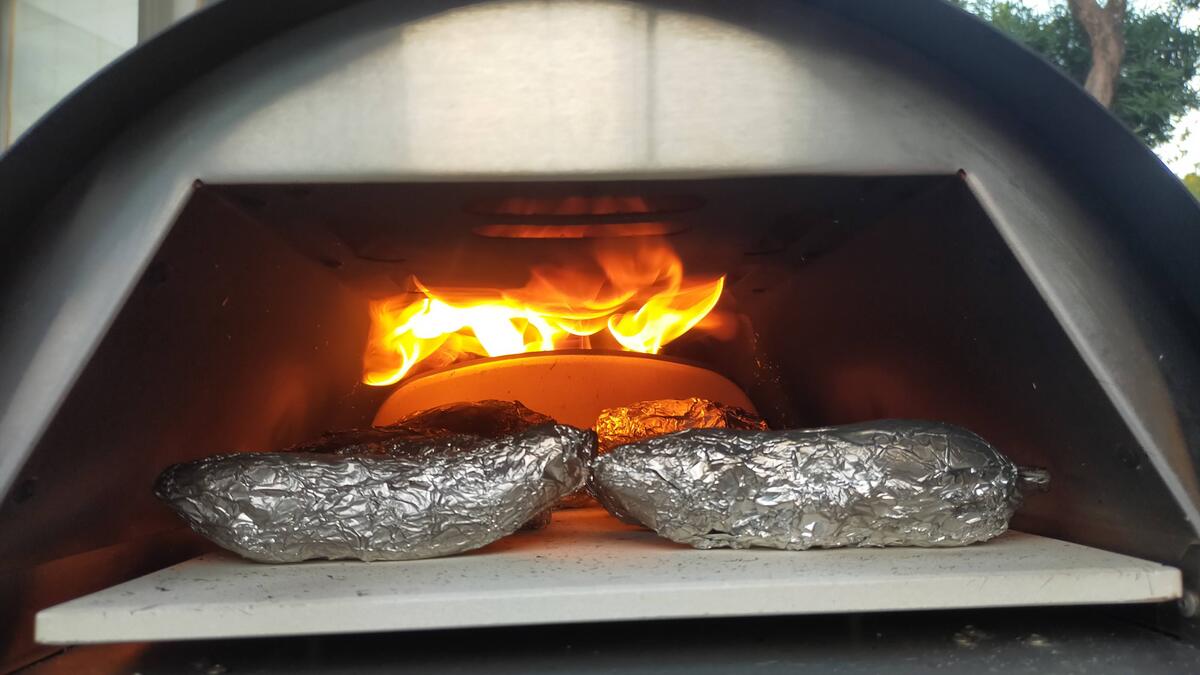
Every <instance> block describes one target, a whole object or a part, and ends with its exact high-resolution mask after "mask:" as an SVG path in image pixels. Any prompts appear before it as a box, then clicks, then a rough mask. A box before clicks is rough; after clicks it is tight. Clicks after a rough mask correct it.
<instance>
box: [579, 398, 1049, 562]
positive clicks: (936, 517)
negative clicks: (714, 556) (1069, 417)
mask: <svg viewBox="0 0 1200 675" xmlns="http://www.w3.org/2000/svg"><path fill="white" fill-rule="evenodd" d="M1047 480H1048V476H1047V475H1046V474H1045V473H1044V472H1041V471H1040V470H1028V471H1026V470H1019V469H1018V468H1017V467H1016V466H1015V465H1014V464H1013V463H1012V462H1011V461H1009V460H1008V459H1007V458H1006V457H1004V456H1003V455H1001V454H1000V453H999V452H998V451H997V450H996V449H995V448H993V447H992V446H991V445H989V444H988V443H987V442H986V441H984V440H983V439H982V438H980V437H979V436H977V435H975V434H974V433H972V432H970V431H967V430H966V429H961V428H959V427H955V426H951V425H948V424H941V423H937V422H924V421H907V420H883V421H878V422H870V423H865V424H852V425H847V426H841V427H831V428H824V429H812V430H799V431H743V430H733V429H696V430H689V431H681V432H678V433H673V434H669V435H666V436H659V437H656V438H650V439H646V440H643V441H639V442H637V443H632V444H627V445H623V446H620V447H618V448H616V449H614V450H613V451H612V452H610V453H608V454H605V455H601V456H599V457H598V458H597V459H596V460H594V461H593V462H592V476H591V488H592V491H593V492H594V493H595V494H596V496H597V497H598V498H599V499H600V502H601V503H602V504H603V505H604V506H605V507H606V508H608V509H609V510H610V511H611V512H613V514H614V515H617V516H618V517H622V518H623V519H633V520H635V521H637V522H640V523H642V524H644V525H646V526H647V527H649V528H650V529H652V530H654V531H655V532H657V533H658V534H660V535H662V536H664V537H666V538H668V539H671V540H673V541H676V542H680V543H685V544H690V545H692V546H694V547H696V548H719V547H728V548H748V547H751V546H762V547H769V548H780V549H789V550H803V549H808V548H813V547H820V548H832V547H841V546H962V545H967V544H971V543H974V542H979V541H985V540H988V539H991V538H993V537H995V536H997V535H999V534H1002V533H1003V532H1004V531H1005V530H1006V529H1008V521H1009V518H1011V516H1012V514H1013V512H1014V510H1015V509H1016V508H1017V507H1018V506H1019V505H1020V501H1021V492H1020V489H1019V488H1021V487H1024V486H1026V485H1028V486H1044V484H1045V482H1046V481H1047Z"/></svg>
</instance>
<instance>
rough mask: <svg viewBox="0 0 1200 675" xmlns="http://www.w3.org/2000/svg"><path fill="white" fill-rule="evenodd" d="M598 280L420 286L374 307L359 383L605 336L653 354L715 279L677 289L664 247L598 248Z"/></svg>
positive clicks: (566, 270) (692, 315)
mask: <svg viewBox="0 0 1200 675" xmlns="http://www.w3.org/2000/svg"><path fill="white" fill-rule="evenodd" d="M596 260H597V262H598V263H599V268H600V270H601V271H600V272H599V273H595V272H589V271H588V270H584V269H579V268H573V267H555V268H541V269H535V270H533V272H532V273H531V275H530V280H529V282H528V283H527V284H525V286H524V287H522V288H519V289H512V290H486V289H467V288H457V289H441V290H434V289H432V288H429V287H428V286H426V285H425V284H423V283H421V281H420V280H418V279H416V278H415V277H414V278H413V286H414V288H415V289H416V293H415V294H416V295H417V296H418V297H416V298H415V299H414V297H413V295H414V294H409V295H405V296H396V297H391V298H387V299H384V300H378V301H374V302H372V303H371V305H370V312H371V330H370V333H369V335H368V336H367V349H366V352H365V354H364V356H363V382H365V383H367V384H370V385H376V386H383V385H388V384H393V383H395V382H397V381H399V380H400V379H401V378H403V377H404V376H405V375H407V374H408V373H409V372H410V371H411V370H412V368H413V366H415V365H417V364H418V363H421V362H422V361H426V360H427V359H429V360H430V361H431V362H433V363H435V364H438V365H445V364H449V363H452V362H454V361H455V360H457V359H458V358H459V357H460V356H462V355H464V354H475V355H479V356H504V355H507V354H521V353H524V352H543V351H551V350H554V349H564V348H570V347H590V346H591V336H594V335H597V334H598V333H601V332H602V331H604V330H605V329H607V330H608V333H609V334H610V335H611V336H612V338H613V339H614V340H615V341H616V343H617V344H618V345H620V346H621V347H622V348H623V349H626V350H629V351H636V352H644V353H648V354H656V353H658V351H659V350H661V349H662V347H663V346H664V345H666V344H667V343H668V342H670V341H672V340H674V339H675V338H678V337H679V336H680V335H683V334H684V333H686V332H687V331H688V330H690V329H692V328H693V327H694V326H696V324H697V323H699V322H700V321H701V319H703V318H704V317H705V316H707V315H708V313H709V312H711V311H712V309H713V307H715V306H716V304H717V301H718V300H719V299H720V297H721V291H722V290H723V289H724V287H725V277H723V276H722V277H718V278H717V279H714V280H708V281H702V282H699V283H692V284H686V283H685V279H684V276H683V263H682V262H680V260H679V257H678V256H677V255H675V252H674V251H673V250H672V249H671V248H670V247H669V246H667V245H666V244H663V243H655V244H644V245H642V246H641V247H640V248H639V249H638V250H637V251H635V252H633V253H630V251H629V250H628V249H627V248H626V249H622V250H615V249H614V250H599V251H598V252H597V255H596Z"/></svg>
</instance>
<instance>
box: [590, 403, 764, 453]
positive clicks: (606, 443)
mask: <svg viewBox="0 0 1200 675" xmlns="http://www.w3.org/2000/svg"><path fill="white" fill-rule="evenodd" d="M766 428H767V423H766V422H765V421H763V419H762V418H761V417H759V416H758V415H755V414H754V413H752V412H748V411H746V410H742V409H741V408H736V407H734V406H729V405H725V404H724V403H717V402H716V401H708V400H705V399H702V398H694V397H693V398H685V399H662V400H657V401H642V402H641V403H634V404H633V405H629V406H622V407H619V408H608V409H606V410H602V411H601V412H600V417H599V418H598V419H597V420H596V436H597V437H598V439H599V443H600V452H601V453H605V452H608V451H609V450H612V449H613V448H615V447H617V446H618V445H624V444H626V443H633V442H636V441H640V440H642V439H644V438H650V437H652V436H661V435H663V434H670V433H674V432H676V431H683V430H684V429H760V430H766Z"/></svg>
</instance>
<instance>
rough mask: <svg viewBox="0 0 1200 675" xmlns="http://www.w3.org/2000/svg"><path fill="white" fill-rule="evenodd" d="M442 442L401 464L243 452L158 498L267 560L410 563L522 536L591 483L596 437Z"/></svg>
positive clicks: (215, 535)
mask: <svg viewBox="0 0 1200 675" xmlns="http://www.w3.org/2000/svg"><path fill="white" fill-rule="evenodd" d="M442 438H443V437H439V438H438V439H437V440H436V441H435V442H432V443H430V444H429V445H428V446H427V447H425V448H424V449H422V448H419V447H417V446H416V445H415V444H413V443H409V444H407V445H405V446H404V452H403V454H402V455H399V456H391V455H361V456H349V457H347V456H338V455H335V454H329V453H324V454H322V453H309V452H303V453H302V452H282V453H279V452H275V453H256V454H235V455H222V456H217V457H210V458H207V459H202V460H198V461H195V462H190V463H187V464H177V465H175V466H173V467H170V468H169V469H167V470H166V471H164V472H163V474H162V475H161V476H159V479H158V483H157V485H156V486H155V492H156V494H157V495H158V496H159V497H160V498H161V499H163V500H164V501H166V502H167V503H168V504H169V505H170V506H171V507H172V508H173V509H175V511H176V512H178V513H179V514H180V515H181V516H182V517H183V518H184V519H185V520H186V521H187V522H188V524H189V525H191V527H192V529H194V530H196V531H197V532H199V533H200V534H201V535H203V536H205V537H207V538H208V539H211V540H212V541H214V542H216V543H217V544H219V545H220V546H222V547H224V548H226V549H229V550H231V551H233V552H235V553H238V554H240V555H242V556H245V557H247V558H250V559H252V560H258V561H261V562H297V561H301V560H309V559H313V558H330V559H339V558H357V559H360V560H410V559H417V558H430V557H436V556H444V555H452V554H455V553H461V552H463V551H469V550H471V549H475V548H479V547H480V546H484V545H486V544H489V543H491V542H493V541H495V540H497V539H499V538H501V537H503V536H505V535H508V534H511V533H513V532H515V531H516V530H517V529H518V528H520V527H521V526H522V525H523V524H525V523H527V522H528V521H530V519H531V518H534V517H535V516H538V515H539V514H541V513H543V512H544V511H546V509H547V508H549V507H550V506H551V505H553V504H554V503H555V502H556V501H558V500H559V499H561V498H562V497H563V496H564V495H567V494H570V493H571V492H572V491H574V490H575V489H577V488H578V487H579V486H580V485H581V484H582V483H583V482H584V480H585V478H586V473H587V464H588V461H589V460H590V459H591V457H592V456H593V454H594V451H595V450H594V449H595V434H594V433H593V432H591V431H585V430H582V429H576V428H574V427H568V426H562V425H555V424H548V425H542V426H537V427H534V428H531V429H527V430H525V431H522V432H520V433H516V434H509V435H505V436H501V437H498V438H492V439H488V438H483V437H480V436H469V435H460V436H458V437H457V438H458V439H459V440H458V441H457V445H456V448H455V451H454V452H446V451H445V448H444V447H443V446H442Z"/></svg>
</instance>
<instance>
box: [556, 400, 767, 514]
mask: <svg viewBox="0 0 1200 675" xmlns="http://www.w3.org/2000/svg"><path fill="white" fill-rule="evenodd" d="M724 428H728V429H766V428H767V423H766V422H765V421H763V419H762V418H760V417H759V416H758V415H755V414H754V413H752V412H749V411H746V410H742V409H741V408H736V407H734V406H728V405H725V404H724V403H717V402H716V401H709V400H706V399H702V398H696V397H692V398H685V399H658V400H654V401H642V402H641V403H634V404H633V405H627V406H620V407H617V408H606V409H604V410H601V411H600V416H599V417H598V418H597V419H596V427H595V429H596V436H597V438H598V439H599V451H600V452H601V453H605V452H608V451H610V450H612V449H613V448H615V447H617V446H618V445H624V444H625V443H633V442H634V441H640V440H642V439H644V438H651V437H653V436H661V435H663V434H669V433H673V432H676V431H682V430H684V429H724ZM595 504H596V500H595V498H593V497H592V495H591V494H589V493H588V490H580V491H579V492H576V493H575V494H573V495H570V496H569V497H566V498H565V499H563V500H562V501H561V502H559V507H561V508H569V509H575V508H582V507H585V506H595ZM622 520H625V521H626V522H634V521H631V520H629V519H627V518H622ZM635 524H636V523H635Z"/></svg>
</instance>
